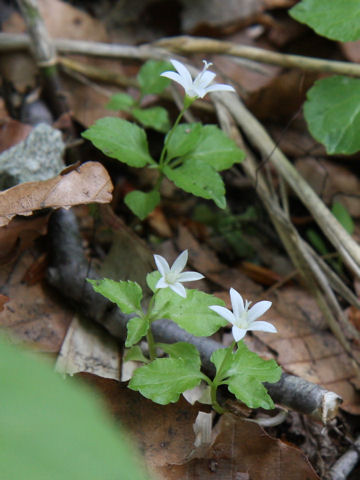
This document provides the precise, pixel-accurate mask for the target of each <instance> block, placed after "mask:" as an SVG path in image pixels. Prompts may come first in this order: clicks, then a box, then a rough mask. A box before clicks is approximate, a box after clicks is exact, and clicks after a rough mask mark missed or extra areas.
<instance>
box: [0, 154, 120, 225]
mask: <svg viewBox="0 0 360 480" xmlns="http://www.w3.org/2000/svg"><path fill="white" fill-rule="evenodd" d="M112 190H113V185H112V183H111V179H110V177H109V174H108V173H107V171H106V170H105V168H104V167H103V166H102V165H101V164H100V163H98V162H87V163H84V164H83V165H81V166H80V167H79V168H77V169H75V170H72V171H70V172H68V173H66V174H65V175H57V176H56V177H54V178H50V179H49V180H44V181H40V182H26V183H22V184H20V185H16V186H15V187H12V188H9V189H8V190H5V191H3V192H0V226H4V225H7V224H8V223H9V222H10V220H11V219H12V218H13V217H14V216H15V215H25V216H28V215H31V214H32V213H33V211H34V210H40V209H43V208H49V207H50V208H61V207H63V208H69V207H72V206H74V205H79V204H83V203H94V202H96V203H109V202H110V201H111V198H112V196H111V192H112Z"/></svg>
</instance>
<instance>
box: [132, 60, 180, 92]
mask: <svg viewBox="0 0 360 480" xmlns="http://www.w3.org/2000/svg"><path fill="white" fill-rule="evenodd" d="M167 70H174V67H173V66H172V65H171V63H169V62H164V61H158V60H148V61H147V62H146V63H144V65H143V66H142V67H141V69H140V71H139V73H138V76H137V79H138V82H139V85H140V89H141V93H142V94H143V95H147V94H151V93H152V94H158V93H161V92H162V91H163V90H165V88H166V87H167V86H168V85H170V80H169V79H168V78H165V77H160V74H161V73H163V72H166V71H167Z"/></svg>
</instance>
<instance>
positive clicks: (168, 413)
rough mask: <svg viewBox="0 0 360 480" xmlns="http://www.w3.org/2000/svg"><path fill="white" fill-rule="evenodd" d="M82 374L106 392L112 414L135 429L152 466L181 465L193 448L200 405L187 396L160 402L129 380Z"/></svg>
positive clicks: (127, 426) (134, 432)
mask: <svg viewBox="0 0 360 480" xmlns="http://www.w3.org/2000/svg"><path fill="white" fill-rule="evenodd" d="M79 376H81V377H82V378H84V379H86V381H87V382H88V383H90V384H91V385H94V386H95V387H96V388H97V389H99V390H100V391H101V392H102V393H103V394H104V396H105V400H106V402H107V404H108V406H109V409H110V411H111V413H112V414H113V415H114V416H115V418H116V419H117V420H120V421H121V424H122V425H124V427H126V428H127V429H129V431H130V432H132V434H133V436H134V437H135V439H136V441H137V443H138V445H139V447H140V450H141V451H142V452H143V453H144V456H145V460H146V463H147V465H148V466H149V467H150V468H151V469H155V468H157V467H159V466H164V465H167V464H181V463H183V462H184V460H185V459H186V458H187V456H188V455H189V453H190V452H191V451H192V450H193V443H194V440H195V434H194V431H193V423H194V422H195V419H196V416H197V414H198V411H199V408H198V406H191V405H189V404H188V403H187V402H186V400H184V399H183V398H180V400H179V401H178V402H177V403H176V404H169V405H158V404H157V403H154V402H152V401H151V400H148V399H146V398H145V397H143V396H142V395H140V394H139V393H138V392H134V391H133V390H130V389H129V388H127V386H126V384H125V383H119V382H117V381H115V380H109V379H105V378H101V377H97V376H96V375H91V374H88V373H85V374H83V373H82V374H80V375H79Z"/></svg>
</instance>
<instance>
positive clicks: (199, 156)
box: [184, 125, 245, 172]
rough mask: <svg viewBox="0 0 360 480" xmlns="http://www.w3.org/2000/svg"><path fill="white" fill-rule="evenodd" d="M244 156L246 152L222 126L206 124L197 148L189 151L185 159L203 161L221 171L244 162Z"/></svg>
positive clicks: (201, 131) (202, 129)
mask: <svg viewBox="0 0 360 480" xmlns="http://www.w3.org/2000/svg"><path fill="white" fill-rule="evenodd" d="M244 157H245V154H244V152H243V151H242V150H240V148H239V147H238V146H237V145H236V143H235V142H234V141H233V140H231V138H229V137H228V136H227V135H226V134H225V133H224V132H223V131H222V130H220V128H218V127H217V126H216V125H205V126H203V127H202V128H201V130H200V135H199V137H198V141H197V143H196V145H195V148H194V149H193V150H192V151H190V152H188V154H187V155H186V156H185V158H184V161H186V160H188V161H189V162H190V160H191V162H193V161H201V162H203V163H207V164H208V165H211V166H212V167H213V168H214V170H216V171H217V172H220V171H221V170H226V169H228V168H231V167H232V166H233V165H234V163H239V162H242V161H243V160H244Z"/></svg>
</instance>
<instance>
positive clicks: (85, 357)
mask: <svg viewBox="0 0 360 480" xmlns="http://www.w3.org/2000/svg"><path fill="white" fill-rule="evenodd" d="M120 363H121V361H120V351H119V345H118V343H117V342H116V341H115V339H114V338H113V337H112V336H111V335H110V334H109V333H108V332H107V331H106V330H104V329H103V328H101V327H100V326H99V325H97V324H95V323H94V322H90V321H86V320H85V319H81V320H80V319H79V318H77V317H75V318H74V319H73V321H72V322H71V325H70V327H69V328H68V331H67V332H66V337H65V339H64V341H63V344H62V346H61V350H60V353H59V356H58V358H57V361H56V366H55V368H56V371H58V372H60V373H68V374H69V375H74V373H78V372H89V373H93V374H95V375H98V376H100V377H104V378H112V379H114V380H119V379H120Z"/></svg>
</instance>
